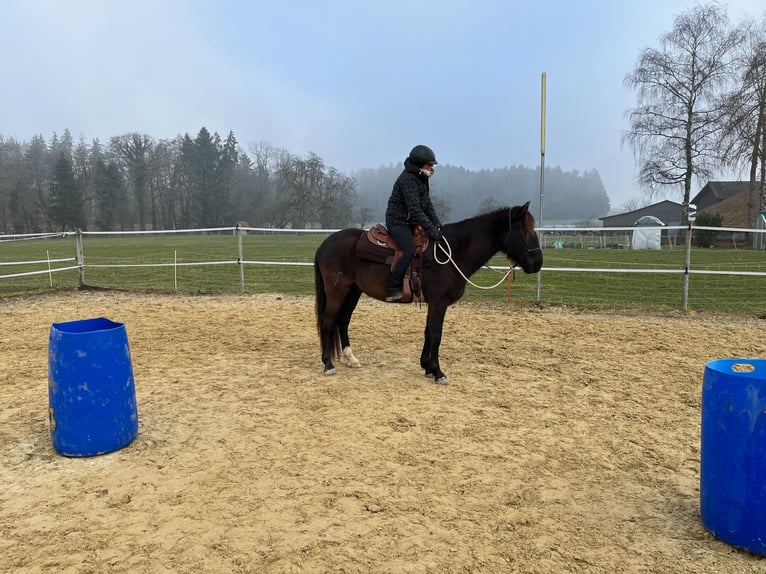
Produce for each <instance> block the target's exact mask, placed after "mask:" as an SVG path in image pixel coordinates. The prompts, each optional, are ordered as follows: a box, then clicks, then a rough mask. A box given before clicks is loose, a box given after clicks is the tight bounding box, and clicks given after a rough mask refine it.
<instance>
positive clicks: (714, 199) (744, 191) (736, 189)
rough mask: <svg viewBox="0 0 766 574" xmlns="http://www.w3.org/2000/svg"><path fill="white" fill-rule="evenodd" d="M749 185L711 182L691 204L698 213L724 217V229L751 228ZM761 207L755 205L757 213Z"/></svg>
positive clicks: (747, 183) (731, 182)
mask: <svg viewBox="0 0 766 574" xmlns="http://www.w3.org/2000/svg"><path fill="white" fill-rule="evenodd" d="M749 185H750V184H749V182H747V181H709V182H707V184H705V187H703V188H702V189H701V190H700V191H699V193H698V194H697V195H695V196H694V198H693V199H692V200H691V203H693V204H694V205H696V206H697V213H703V212H704V213H718V214H720V215H721V216H723V222H722V223H721V225H722V227H741V228H743V229H744V228H749V227H750V225H749V223H748V217H747V215H748V199H749ZM759 185H760V184H756V186H759ZM756 193H757V192H756ZM759 207H760V206H759V205H755V209H756V211H758V208H759Z"/></svg>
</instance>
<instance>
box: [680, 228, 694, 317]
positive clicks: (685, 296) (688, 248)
mask: <svg viewBox="0 0 766 574" xmlns="http://www.w3.org/2000/svg"><path fill="white" fill-rule="evenodd" d="M686 226H687V227H686V238H685V239H686V245H685V247H684V280H683V287H682V291H681V309H683V310H684V311H688V310H689V268H690V267H691V261H692V222H691V221H689V222H688V223H687V224H686Z"/></svg>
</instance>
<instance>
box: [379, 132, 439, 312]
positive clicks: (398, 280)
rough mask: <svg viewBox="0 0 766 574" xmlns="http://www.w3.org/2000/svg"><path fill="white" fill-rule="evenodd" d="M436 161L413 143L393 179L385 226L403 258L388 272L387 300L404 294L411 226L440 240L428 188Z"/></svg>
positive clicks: (411, 243) (411, 253)
mask: <svg viewBox="0 0 766 574" xmlns="http://www.w3.org/2000/svg"><path fill="white" fill-rule="evenodd" d="M436 163H437V162H436V155H435V154H434V152H433V150H432V149H431V148H430V147H428V146H424V145H416V146H415V147H414V148H412V151H410V155H409V156H408V157H407V159H405V160H404V171H402V173H401V174H400V175H399V177H398V178H397V179H396V182H395V183H394V188H393V190H392V191H391V197H390V198H389V199H388V207H387V208H386V227H387V228H388V232H389V233H390V234H391V236H392V237H393V238H394V241H396V243H397V244H398V245H399V247H400V248H401V250H402V258H401V259H400V260H399V261H398V262H397V264H396V267H395V268H394V269H393V271H391V277H390V278H389V281H388V285H387V287H386V301H399V300H400V299H402V297H403V296H404V293H402V282H403V280H404V274H405V273H406V272H407V268H408V267H409V265H410V262H411V261H412V258H413V257H414V256H415V240H414V239H413V237H412V230H413V228H414V227H415V226H416V225H420V226H421V227H422V228H423V229H424V230H425V232H426V233H428V235H430V236H431V238H432V239H433V240H434V241H436V242H438V241H439V240H440V239H441V230H440V228H441V225H442V224H441V221H440V220H439V216H438V215H437V214H436V210H435V209H434V206H433V203H431V195H430V191H429V187H428V180H429V178H430V177H431V176H432V175H433V173H434V166H435V165H436Z"/></svg>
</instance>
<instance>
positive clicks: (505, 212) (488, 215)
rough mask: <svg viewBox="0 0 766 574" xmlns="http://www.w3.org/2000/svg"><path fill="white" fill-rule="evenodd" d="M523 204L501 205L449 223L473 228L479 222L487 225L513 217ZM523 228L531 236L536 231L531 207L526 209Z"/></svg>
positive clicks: (522, 219) (526, 234)
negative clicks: (513, 205)
mask: <svg viewBox="0 0 766 574" xmlns="http://www.w3.org/2000/svg"><path fill="white" fill-rule="evenodd" d="M521 208H522V206H520V205H517V206H515V207H508V206H506V207H501V208H499V209H494V210H492V211H486V212H484V213H480V214H479V215H474V216H473V217H468V218H466V219H463V220H461V221H458V222H455V223H452V224H449V225H455V226H459V227H461V228H469V229H473V228H474V227H475V226H476V225H477V224H480V225H487V224H490V223H491V222H494V221H498V220H501V219H502V218H510V219H513V216H514V215H515V214H517V213H518V211H520V210H521ZM521 230H522V232H523V233H524V236H525V237H528V236H530V235H531V234H533V233H534V232H535V218H534V216H533V215H532V213H530V211H529V209H527V210H526V212H525V213H524V215H523V217H522V218H521Z"/></svg>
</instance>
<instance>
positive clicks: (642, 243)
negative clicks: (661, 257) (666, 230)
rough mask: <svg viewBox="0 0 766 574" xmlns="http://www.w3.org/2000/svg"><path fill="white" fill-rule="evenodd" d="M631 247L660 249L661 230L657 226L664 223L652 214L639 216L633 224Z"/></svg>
mask: <svg viewBox="0 0 766 574" xmlns="http://www.w3.org/2000/svg"><path fill="white" fill-rule="evenodd" d="M633 225H634V226H635V229H634V230H633V242H632V245H631V247H632V248H633V249H661V248H662V230H661V229H658V226H662V225H665V224H664V223H662V221H660V220H659V219H658V218H656V217H654V216H653V215H644V216H643V217H639V218H638V219H637V220H636V222H635V223H634V224H633Z"/></svg>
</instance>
